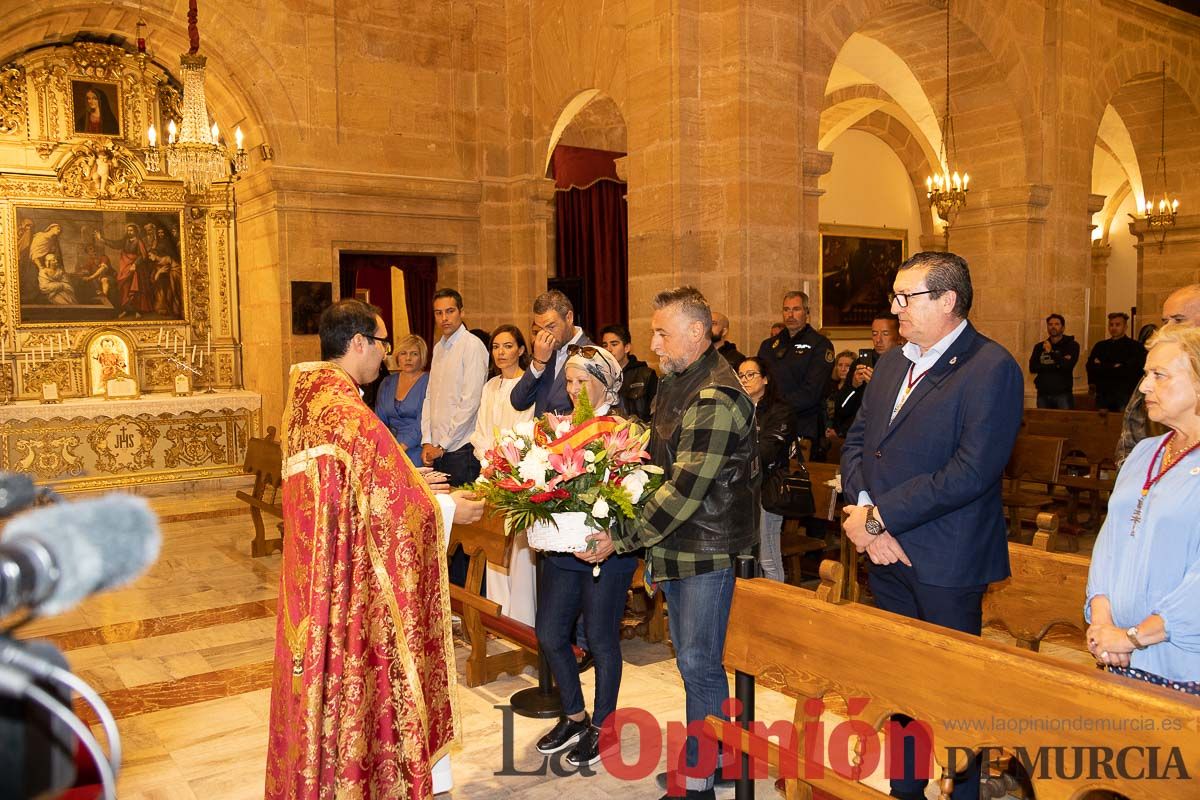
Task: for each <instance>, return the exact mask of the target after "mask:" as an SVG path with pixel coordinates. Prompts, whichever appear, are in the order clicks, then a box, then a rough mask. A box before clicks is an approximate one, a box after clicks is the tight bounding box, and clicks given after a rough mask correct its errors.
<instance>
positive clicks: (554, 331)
mask: <svg viewBox="0 0 1200 800" xmlns="http://www.w3.org/2000/svg"><path fill="white" fill-rule="evenodd" d="M590 344H592V341H591V340H590V339H588V337H587V336H586V335H584V333H583V329H582V328H580V327H579V326H577V325H576V324H575V307H574V306H572V305H571V301H570V300H569V299H568V298H567V296H566V295H565V294H563V293H562V292H560V291H558V290H557V289H551V290H550V291H548V292H542V293H541V294H539V295H538V296H537V299H536V300H534V301H533V348H532V349H533V357H532V358H531V359H530V361H529V369H527V370H525V374H524V375H522V376H521V380H519V381H517V385H516V386H514V387H513V390H512V394H511V395H509V401H510V402H511V403H512V405H513V408H515V409H517V410H518V411H524V410H525V409H527V408H529V407H530V406H533V414H534V416H537V417H540V416H541V415H542V414H544V413H546V412H547V411H553V412H554V413H555V414H570V413H571V411H572V409H573V408H574V404H572V403H571V397H570V395H568V394H567V379H566V376H565V375H563V365H564V364H566V363H567V356H568V355H569V354H568V353H567V349H568V348H569V347H570V346H571V345H577V346H579V347H585V346H587V345H590Z"/></svg>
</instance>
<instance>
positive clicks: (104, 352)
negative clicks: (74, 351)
mask: <svg viewBox="0 0 1200 800" xmlns="http://www.w3.org/2000/svg"><path fill="white" fill-rule="evenodd" d="M87 356H88V385H89V387H90V390H91V394H92V395H101V394H104V392H105V387H106V386H108V382H109V381H110V380H112V379H114V378H133V377H134V374H133V370H132V369H131V364H132V362H133V359H132V356H131V354H130V345H129V342H128V341H127V340H126V339H125V337H124V336H123V335H121V334H119V333H118V332H117V331H116V330H114V329H108V330H102V331H98V332H97V333H96V334H95V335H94V336H92V338H91V339H89V340H88V344H87Z"/></svg>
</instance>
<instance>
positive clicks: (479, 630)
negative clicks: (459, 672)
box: [446, 513, 538, 687]
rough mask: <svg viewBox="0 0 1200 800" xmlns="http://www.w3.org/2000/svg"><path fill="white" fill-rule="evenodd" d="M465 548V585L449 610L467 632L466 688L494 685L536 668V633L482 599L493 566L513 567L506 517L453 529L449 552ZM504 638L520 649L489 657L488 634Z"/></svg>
mask: <svg viewBox="0 0 1200 800" xmlns="http://www.w3.org/2000/svg"><path fill="white" fill-rule="evenodd" d="M459 545H462V548H463V553H465V554H466V556H467V581H466V585H465V586H455V585H454V584H450V609H451V611H453V612H454V613H455V614H458V615H459V616H460V617H461V618H462V621H463V633H465V634H466V637H467V644H468V645H470V648H471V654H470V655H469V656H467V686H471V687H474V686H481V685H483V684H485V683H491V682H492V681H494V680H496V678H498V677H500V675H502V674H504V673H508V674H509V675H518V674H520V673H521V671H522V670H524V669H525V667H535V668H536V667H537V663H538V661H537V653H538V643H537V634H536V633H534V630H533V628H532V627H530V626H529V625H526V624H525V623H523V622H520V621H518V620H515V619H513V618H512V617H506V616H504V615H503V614H501V613H500V604H499V603H497V602H495V601H493V600H488V599H487V598H484V597H481V596H480V595H479V587H480V586H482V585H483V580H484V575H485V574H486V571H487V565H488V564H494V565H499V566H504V567H505V568H507V567H508V563H509V559H510V558H511V556H512V546H511V545H512V540H511V539H510V538H509V537H508V536H506V535H505V534H504V518H503V517H500V516H494V515H492V514H491V513H486V514H484V516H483V518H482V519H480V520H479V522H476V523H474V524H473V525H455V526H454V527H452V528H451V529H450V542H449V545H448V547H447V550H446V552H447V553H448V554H449V553H454V551H455V550H457V549H458V546H459ZM489 633H490V634H492V635H495V636H498V637H500V638H501V639H504V640H505V641H507V642H509V643H511V644H513V645H515V646H516V649H512V650H505V651H504V652H502V653H492V654H490V655H489V654H488V651H487V642H488V634H489Z"/></svg>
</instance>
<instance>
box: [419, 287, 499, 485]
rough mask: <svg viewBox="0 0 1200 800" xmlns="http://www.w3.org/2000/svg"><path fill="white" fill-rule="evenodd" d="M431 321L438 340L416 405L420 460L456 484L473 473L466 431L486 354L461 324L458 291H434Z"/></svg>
mask: <svg viewBox="0 0 1200 800" xmlns="http://www.w3.org/2000/svg"><path fill="white" fill-rule="evenodd" d="M433 320H434V323H435V324H436V325H437V326H438V329H439V330H440V331H441V333H442V338H441V339H439V340H438V342H437V344H435V345H434V346H433V358H432V360H431V364H430V368H429V388H428V389H427V390H426V392H425V404H424V405H423V406H422V407H421V443H422V444H421V463H422V464H424V465H425V466H427V467H433V468H434V469H436V470H438V471H440V472H444V473H446V475H447V476H448V477H449V480H450V485H452V486H461V485H462V484H464V483H470V482H471V481H473V480H475V479H476V478H478V477H479V462H478V461H476V460H475V453H474V452H473V449H472V447H471V434H472V433H473V432H474V430H475V417H476V415H477V414H478V413H479V400H480V397H481V396H482V394H483V384H484V383H485V382H486V381H487V369H488V353H487V348H485V347H484V346H483V342H481V341H479V339H478V338H477V337H476V336H475V335H474V334H472V333H471V332H470V331H469V330H467V326H466V325H464V324H463V321H462V295H460V294H459V293H458V292H456V291H455V290H453V289H438V290H437V292H436V293H434V295H433Z"/></svg>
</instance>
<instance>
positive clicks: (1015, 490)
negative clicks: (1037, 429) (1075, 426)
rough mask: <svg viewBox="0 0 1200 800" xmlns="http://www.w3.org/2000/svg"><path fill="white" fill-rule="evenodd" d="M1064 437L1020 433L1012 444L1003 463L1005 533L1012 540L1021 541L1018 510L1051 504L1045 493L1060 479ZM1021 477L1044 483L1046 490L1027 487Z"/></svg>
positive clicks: (1025, 479)
mask: <svg viewBox="0 0 1200 800" xmlns="http://www.w3.org/2000/svg"><path fill="white" fill-rule="evenodd" d="M1066 441H1067V440H1066V439H1065V438H1063V437H1061V436H1041V435H1038V434H1030V433H1021V434H1020V435H1019V436H1017V441H1016V443H1015V444H1014V445H1013V449H1012V455H1010V456H1009V459H1008V463H1007V464H1006V465H1005V466H1004V477H1005V478H1006V479H1007V480H1008V482H1009V485H1008V488H1007V489H1006V490H1005V491H1004V495H1003V502H1004V507H1005V508H1006V509H1008V536H1009V539H1010V540H1012V541H1021V539H1022V533H1021V511H1022V510H1023V509H1026V508H1033V509H1042V508H1046V507H1048V506H1050V505H1051V504H1052V503H1053V502H1054V498H1053V497H1052V496H1051V495H1050V494H1049V493H1048V492H1049V491H1052V490H1053V488H1054V484H1055V483H1057V482H1058V479H1059V465H1060V464H1061V462H1062V454H1063V446H1064V445H1065V444H1066ZM1024 481H1032V482H1034V483H1040V484H1043V485H1044V487H1046V490H1045V491H1028V490H1027V489H1025V488H1024V486H1023V485H1022V484H1023V482H1024Z"/></svg>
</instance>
